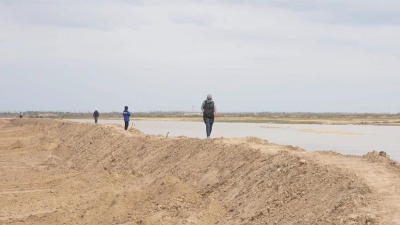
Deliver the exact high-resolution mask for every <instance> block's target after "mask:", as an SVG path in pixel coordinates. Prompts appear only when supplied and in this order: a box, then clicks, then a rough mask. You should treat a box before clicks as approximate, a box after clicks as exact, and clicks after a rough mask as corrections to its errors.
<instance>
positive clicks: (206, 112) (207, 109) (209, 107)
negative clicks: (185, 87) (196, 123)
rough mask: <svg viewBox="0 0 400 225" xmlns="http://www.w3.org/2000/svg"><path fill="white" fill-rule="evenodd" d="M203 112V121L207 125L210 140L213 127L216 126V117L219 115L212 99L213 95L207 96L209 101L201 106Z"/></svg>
mask: <svg viewBox="0 0 400 225" xmlns="http://www.w3.org/2000/svg"><path fill="white" fill-rule="evenodd" d="M201 111H203V120H204V123H205V124H206V133H207V138H210V136H211V131H212V126H213V124H214V115H217V107H216V106H215V102H214V100H213V99H212V95H211V94H209V95H207V99H206V100H204V101H203V104H201Z"/></svg>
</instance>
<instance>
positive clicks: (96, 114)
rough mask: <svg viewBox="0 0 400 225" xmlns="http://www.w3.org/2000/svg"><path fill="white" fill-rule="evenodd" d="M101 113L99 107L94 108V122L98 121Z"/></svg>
mask: <svg viewBox="0 0 400 225" xmlns="http://www.w3.org/2000/svg"><path fill="white" fill-rule="evenodd" d="M99 116H100V113H99V111H97V108H95V109H94V112H93V117H94V122H95V123H97V120H98V119H99Z"/></svg>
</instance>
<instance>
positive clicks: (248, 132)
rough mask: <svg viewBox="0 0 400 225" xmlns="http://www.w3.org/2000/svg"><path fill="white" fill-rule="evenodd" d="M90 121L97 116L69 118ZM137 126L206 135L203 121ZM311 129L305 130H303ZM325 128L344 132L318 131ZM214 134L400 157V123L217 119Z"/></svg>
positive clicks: (139, 123)
mask: <svg viewBox="0 0 400 225" xmlns="http://www.w3.org/2000/svg"><path fill="white" fill-rule="evenodd" d="M69 121H74V122H90V123H93V122H94V120H80V119H74V120H69ZM99 123H100V124H107V123H108V124H109V123H111V124H120V125H123V123H124V122H123V120H99ZM134 123H135V124H136V126H135V128H137V129H139V130H141V131H142V132H144V133H146V134H162V135H166V134H167V132H169V134H168V135H169V136H181V135H184V136H187V137H200V138H205V137H206V129H205V125H204V123H202V122H185V121H143V120H141V121H134ZM305 129H306V130H307V131H312V132H305V131H304V130H305ZM323 131H331V132H343V133H316V132H323ZM211 136H212V137H226V138H234V137H247V136H253V137H258V138H262V139H266V140H268V141H269V142H271V143H276V144H282V145H293V146H300V147H301V148H304V149H306V150H309V151H315V150H335V151H337V152H340V153H342V154H352V155H364V154H366V153H367V152H370V151H372V150H377V151H385V152H387V153H388V154H389V155H390V157H391V158H392V159H395V160H397V161H400V126H367V125H317V124H270V123H268V124H262V123H218V122H216V123H214V126H213V131H212V135H211Z"/></svg>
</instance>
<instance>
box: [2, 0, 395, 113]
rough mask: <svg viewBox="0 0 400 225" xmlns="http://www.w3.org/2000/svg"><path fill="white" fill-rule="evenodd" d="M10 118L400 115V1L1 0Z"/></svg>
mask: <svg viewBox="0 0 400 225" xmlns="http://www.w3.org/2000/svg"><path fill="white" fill-rule="evenodd" d="M0 89H1V91H0V111H14V110H16V111H20V110H22V111H25V110H60V111H87V110H90V111H92V110H93V109H94V108H95V107H97V108H99V111H100V112H101V111H122V110H123V106H125V105H128V106H130V109H131V110H132V111H153V110H162V111H175V110H188V111H191V110H192V106H195V109H196V110H198V109H199V108H200V106H201V102H202V101H203V100H204V99H205V98H206V96H207V94H209V93H211V94H213V97H214V100H215V102H216V104H217V105H218V109H219V111H221V112H228V111H229V112H240V111H287V112H299V111H302V112H311V111H312V112H388V110H390V112H392V113H394V112H395V113H397V112H400V1H398V0H380V1H377V0H351V1H349V0H304V1H297V0H296V1H295V0H292V1H290V0H246V1H239V0H214V1H208V0H204V1H201V0H197V1H196V0H192V1H185V0H179V1H178V0H176V1H172V0H171V1H166V0H163V1H161V0H160V1H145V0H109V1H107V0H84V1H82V0H63V1H61V0H0Z"/></svg>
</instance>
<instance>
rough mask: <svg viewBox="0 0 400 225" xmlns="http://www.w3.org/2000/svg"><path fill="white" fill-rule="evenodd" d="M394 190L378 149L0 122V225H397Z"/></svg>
mask: <svg viewBox="0 0 400 225" xmlns="http://www.w3.org/2000/svg"><path fill="white" fill-rule="evenodd" d="M399 190H400V166H399V164H398V163H397V162H394V161H391V160H390V159H389V158H388V157H386V156H384V155H383V154H382V155H379V154H378V153H369V154H368V155H366V156H363V157H356V156H343V155H340V154H338V153H335V152H306V151H304V150H302V149H300V148H295V147H292V146H280V145H275V144H270V143H268V142H267V141H265V140H261V139H257V138H251V137H249V138H241V139H223V138H219V139H211V140H203V139H197V138H187V137H177V138H170V137H169V138H165V137H163V136H151V135H145V134H142V133H141V132H140V131H138V130H130V131H123V128H122V126H116V125H95V124H78V123H73V122H65V121H57V120H41V119H20V120H0V199H1V201H0V224H229V225H232V224H400V213H399V212H400V192H399Z"/></svg>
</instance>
